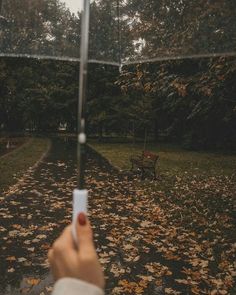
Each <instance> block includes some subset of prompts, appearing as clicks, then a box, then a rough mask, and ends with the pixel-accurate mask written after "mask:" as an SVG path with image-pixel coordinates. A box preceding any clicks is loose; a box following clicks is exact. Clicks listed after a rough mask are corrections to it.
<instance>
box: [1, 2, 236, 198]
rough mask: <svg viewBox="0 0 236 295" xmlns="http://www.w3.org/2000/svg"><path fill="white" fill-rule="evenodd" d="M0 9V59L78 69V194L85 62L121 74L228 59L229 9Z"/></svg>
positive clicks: (123, 5)
mask: <svg viewBox="0 0 236 295" xmlns="http://www.w3.org/2000/svg"><path fill="white" fill-rule="evenodd" d="M0 5H1V16H0V25H1V31H0V56H12V57H31V58H32V57H34V58H47V59H59V60H69V61H80V81H79V103H78V106H79V107H78V188H79V189H80V190H83V189H84V184H83V183H84V181H83V178H84V168H83V163H84V161H83V154H84V145H85V142H86V136H85V131H84V130H85V129H84V128H85V111H84V109H85V98H86V79H87V64H88V62H90V63H102V64H110V65H115V66H118V67H121V66H123V65H129V64H136V63H144V62H154V61H159V60H168V59H182V58H195V57H216V56H222V55H224V56H233V55H235V48H236V3H235V1H230V0H228V1H223V2H222V1H221V0H216V1H210V0H209V1H206V0H194V1H193V0H158V1H157V0H147V1H139V0H94V1H92V0H91V1H89V0H67V1H63V0H60V1H59V0H34V1H31V0H7V1H4V0H2V1H0ZM84 192H85V195H86V194H87V192H86V191H84Z"/></svg>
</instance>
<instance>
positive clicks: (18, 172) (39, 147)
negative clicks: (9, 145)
mask: <svg viewBox="0 0 236 295" xmlns="http://www.w3.org/2000/svg"><path fill="white" fill-rule="evenodd" d="M49 144H50V141H49V140H48V139H43V138H32V139H29V140H28V141H27V142H26V143H25V144H23V145H21V146H20V147H19V148H16V149H15V150H13V151H12V152H10V153H8V154H5V155H3V156H2V157H0V171H1V174H0V192H3V191H4V190H6V189H7V188H8V187H9V186H10V185H13V184H14V183H15V182H16V179H17V178H18V177H20V176H22V175H23V174H24V172H25V171H26V170H27V169H28V168H29V167H31V166H33V165H34V164H35V163H36V162H37V161H38V160H39V159H40V157H41V156H42V155H43V153H44V152H45V151H46V150H47V149H48V147H49Z"/></svg>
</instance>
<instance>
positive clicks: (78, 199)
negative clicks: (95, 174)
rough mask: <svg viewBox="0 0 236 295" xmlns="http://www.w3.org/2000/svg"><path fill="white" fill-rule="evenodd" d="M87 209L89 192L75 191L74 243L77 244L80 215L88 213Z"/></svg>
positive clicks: (84, 190)
mask: <svg viewBox="0 0 236 295" xmlns="http://www.w3.org/2000/svg"><path fill="white" fill-rule="evenodd" d="M87 207H88V191H87V190H86V189H83V190H78V189H75V190H74V191H73V221H72V235H73V239H74V241H75V242H76V243H77V242H78V238H77V231H76V226H77V222H78V221H77V218H78V215H79V213H81V212H83V213H85V214H86V213H87Z"/></svg>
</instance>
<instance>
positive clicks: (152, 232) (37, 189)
mask: <svg viewBox="0 0 236 295" xmlns="http://www.w3.org/2000/svg"><path fill="white" fill-rule="evenodd" d="M75 154H76V152H75V145H74V144H71V143H70V142H62V141H58V140H55V141H54V142H53V145H52V149H51V153H50V154H49V155H48V157H47V158H46V159H45V160H44V161H43V162H42V164H41V165H40V166H39V167H38V168H37V170H36V171H32V172H31V173H29V175H27V177H26V179H25V181H24V182H23V183H20V184H19V186H18V189H17V191H16V193H15V194H14V195H13V196H10V197H8V198H7V199H6V200H5V202H3V203H2V204H1V208H0V218H1V226H0V241H1V253H0V285H1V288H2V290H1V292H0V294H1V295H2V294H20V293H19V292H20V289H21V294H22V293H29V292H30V294H41V295H43V294H48V293H50V291H51V285H52V284H51V278H50V277H49V276H48V262H47V259H46V255H47V251H48V249H49V247H50V245H51V243H52V242H53V241H54V239H55V238H56V237H57V236H58V234H59V233H60V232H61V230H62V229H63V227H64V226H65V225H66V224H69V223H70V220H71V192H72V190H73V189H74V187H75V185H76V167H75V163H76V161H75ZM86 170H87V171H86V175H87V179H86V182H87V187H88V189H89V190H90V199H89V206H90V208H89V212H90V219H91V222H92V224H93V225H94V235H95V242H96V246H97V251H98V254H99V257H100V261H101V263H102V265H103V266H104V269H105V274H106V278H107V285H106V294H200V293H194V292H198V290H200V288H202V290H204V288H205V290H206V292H207V289H209V287H208V285H207V283H206V282H205V281H206V280H207V278H208V271H209V269H208V263H207V260H206V258H199V256H198V252H199V251H200V250H199V249H201V247H203V246H204V245H203V246H202V245H199V244H198V241H197V236H195V234H194V233H192V232H190V231H188V230H186V229H185V228H180V227H178V226H177V225H176V224H175V223H172V222H170V221H169V220H167V218H166V216H167V213H166V212H169V209H170V208H165V210H164V209H163V207H162V209H161V208H160V207H159V205H158V202H159V199H161V198H162V199H163V195H162V194H161V193H159V194H158V193H155V194H153V195H149V194H148V193H147V191H146V193H145V191H143V190H142V189H140V188H139V187H140V186H137V185H136V184H137V183H138V180H137V179H136V180H134V178H133V177H131V178H130V179H129V177H128V176H125V175H121V174H119V173H118V172H117V171H116V170H114V169H113V168H112V167H111V166H110V165H109V164H108V163H107V162H106V161H104V160H103V159H101V157H99V156H98V155H97V154H95V153H93V152H92V151H89V152H88V160H87V168H86ZM189 247H190V248H189ZM185 249H187V250H186V251H188V250H189V249H190V254H189V253H187V252H186V251H185ZM180 253H181V254H180ZM200 254H201V253H200ZM187 255H192V257H193V259H195V260H194V261H195V263H196V264H197V266H198V263H202V265H200V267H201V270H202V273H197V272H196V273H194V267H193V268H192V269H191V267H192V266H191V265H190V264H189V261H190V260H189V257H188V256H187ZM204 255H207V253H204ZM186 257H187V258H186ZM204 263H205V264H204ZM193 274H194V275H195V279H192V277H191V276H192V275H193ZM186 275H187V276H189V277H191V280H192V281H193V280H195V281H194V282H196V283H194V284H193V285H192V284H190V283H188V281H187V280H185V279H184V278H185V277H186ZM205 278H206V279H205ZM176 279H177V280H179V282H177V281H175V280H176ZM200 279H202V280H203V282H204V283H202V281H201V280H200ZM213 279H214V277H213ZM186 282H187V283H186ZM194 288H195V289H194ZM197 288H199V289H197ZM202 294H204V293H202ZM205 294H209V293H205ZM219 294H221V293H219ZM222 294H223V293H222ZM225 294H226V293H225Z"/></svg>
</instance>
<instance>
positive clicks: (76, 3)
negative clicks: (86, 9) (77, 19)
mask: <svg viewBox="0 0 236 295" xmlns="http://www.w3.org/2000/svg"><path fill="white" fill-rule="evenodd" d="M61 2H65V4H66V6H67V7H68V8H70V10H71V12H74V13H77V11H78V10H81V8H82V7H83V0H61Z"/></svg>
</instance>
